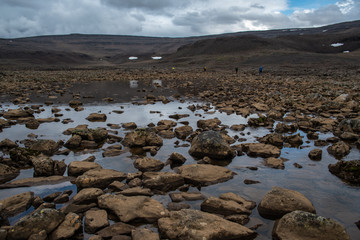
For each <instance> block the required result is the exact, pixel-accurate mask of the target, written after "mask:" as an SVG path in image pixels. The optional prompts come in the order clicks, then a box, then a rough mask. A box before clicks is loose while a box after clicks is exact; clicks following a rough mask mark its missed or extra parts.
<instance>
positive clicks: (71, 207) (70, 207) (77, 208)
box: [60, 203, 97, 214]
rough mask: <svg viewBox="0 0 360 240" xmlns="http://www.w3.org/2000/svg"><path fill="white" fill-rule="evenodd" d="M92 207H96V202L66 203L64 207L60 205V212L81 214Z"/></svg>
mask: <svg viewBox="0 0 360 240" xmlns="http://www.w3.org/2000/svg"><path fill="white" fill-rule="evenodd" d="M94 207H97V204H96V203H88V204H73V203H70V204H67V205H65V206H64V207H62V208H61V209H60V211H61V212H63V213H64V214H68V213H76V214H81V213H84V212H86V211H88V210H90V209H92V208H94Z"/></svg>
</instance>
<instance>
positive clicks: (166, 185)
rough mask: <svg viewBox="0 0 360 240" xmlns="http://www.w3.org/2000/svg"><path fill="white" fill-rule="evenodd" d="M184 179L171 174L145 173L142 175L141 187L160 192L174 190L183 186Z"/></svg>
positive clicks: (178, 175)
mask: <svg viewBox="0 0 360 240" xmlns="http://www.w3.org/2000/svg"><path fill="white" fill-rule="evenodd" d="M184 183H185V182H184V178H183V177H182V176H181V175H180V174H177V173H173V172H146V173H144V175H143V185H144V186H145V187H147V188H150V189H157V190H160V191H164V192H167V191H170V190H174V189H176V188H178V187H180V186H182V185H184Z"/></svg>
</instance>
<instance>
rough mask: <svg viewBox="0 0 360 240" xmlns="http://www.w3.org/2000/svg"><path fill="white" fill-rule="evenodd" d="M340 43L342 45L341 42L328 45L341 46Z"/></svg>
mask: <svg viewBox="0 0 360 240" xmlns="http://www.w3.org/2000/svg"><path fill="white" fill-rule="evenodd" d="M342 45H344V44H343V43H333V44H331V45H330V46H332V47H341V46H342Z"/></svg>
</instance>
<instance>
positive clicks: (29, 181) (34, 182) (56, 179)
mask: <svg viewBox="0 0 360 240" xmlns="http://www.w3.org/2000/svg"><path fill="white" fill-rule="evenodd" d="M71 180H74V178H72V177H64V176H50V177H36V178H22V179H18V180H14V181H12V182H9V183H5V184H2V185H0V189H4V188H17V187H31V186H40V185H51V184H58V183H62V182H67V181H71Z"/></svg>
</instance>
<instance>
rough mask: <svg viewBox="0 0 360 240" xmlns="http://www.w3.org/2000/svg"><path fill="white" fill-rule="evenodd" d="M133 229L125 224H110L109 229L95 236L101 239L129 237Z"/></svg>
mask: <svg viewBox="0 0 360 240" xmlns="http://www.w3.org/2000/svg"><path fill="white" fill-rule="evenodd" d="M134 229H135V227H134V226H132V225H129V224H126V223H122V222H117V223H114V224H112V225H111V226H109V227H106V228H104V229H102V230H100V231H99V232H97V233H96V234H97V235H99V236H100V237H102V238H105V239H109V238H111V237H115V236H119V235H122V234H124V235H130V234H131V231H132V230H134Z"/></svg>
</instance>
